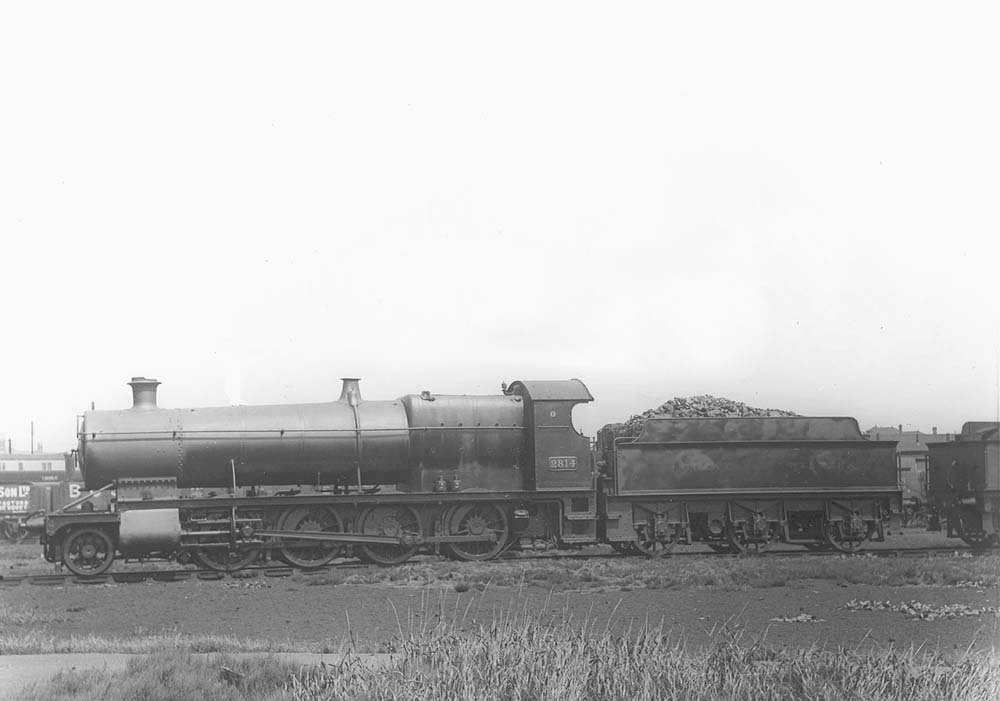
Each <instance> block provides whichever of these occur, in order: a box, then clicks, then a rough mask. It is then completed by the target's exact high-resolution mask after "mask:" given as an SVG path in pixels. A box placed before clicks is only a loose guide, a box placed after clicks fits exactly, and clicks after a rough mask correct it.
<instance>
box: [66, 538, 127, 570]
mask: <svg viewBox="0 0 1000 701" xmlns="http://www.w3.org/2000/svg"><path fill="white" fill-rule="evenodd" d="M62 550H63V556H62V559H63V564H65V565H66V567H67V568H68V569H69V571H70V572H72V573H73V574H77V575H80V576H81V577H93V576H95V575H98V574H101V573H103V572H106V571H107V570H108V568H109V567H111V563H112V562H114V560H115V546H114V544H113V543H112V542H111V538H109V537H108V534H107V533H105V532H104V531H103V530H101V529H100V528H84V529H82V530H77V531H70V532H69V533H67V534H66V538H65V540H63V548H62Z"/></svg>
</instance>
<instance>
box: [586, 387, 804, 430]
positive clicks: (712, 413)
mask: <svg viewBox="0 0 1000 701" xmlns="http://www.w3.org/2000/svg"><path fill="white" fill-rule="evenodd" d="M733 416H735V417H740V416H799V414H796V413H795V412H793V411H785V410H783V409H761V408H759V407H755V406H748V405H747V404H744V403H743V402H737V401H734V400H732V399H726V398H725V397H713V396H712V395H710V394H700V395H698V396H696V397H674V398H673V399H671V400H669V401H666V402H664V403H663V404H661V405H660V406H658V407H656V408H655V409H649V410H647V411H644V412H642V413H641V414H636V415H635V416H633V417H632V418H630V419H629V420H628V421H626V422H625V423H620V424H608V425H607V426H605V427H604V428H605V429H608V430H610V431H612V432H613V434H614V437H615V438H622V437H625V438H631V437H634V436H638V435H639V432H640V431H642V424H643V423H645V421H646V419H696V418H709V419H711V418H727V417H733Z"/></svg>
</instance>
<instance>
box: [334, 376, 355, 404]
mask: <svg viewBox="0 0 1000 701" xmlns="http://www.w3.org/2000/svg"><path fill="white" fill-rule="evenodd" d="M340 380H341V382H343V383H344V385H343V387H342V388H341V390H340V399H339V400H338V401H341V402H346V403H348V404H350V405H351V406H357V405H358V404H360V403H361V387H359V386H358V383H359V382H361V378H360V377H341V378H340Z"/></svg>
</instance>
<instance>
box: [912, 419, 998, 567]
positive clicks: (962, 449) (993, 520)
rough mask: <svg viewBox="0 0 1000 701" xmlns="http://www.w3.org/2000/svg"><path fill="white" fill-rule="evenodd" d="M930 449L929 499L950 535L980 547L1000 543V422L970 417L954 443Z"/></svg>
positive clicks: (940, 444) (936, 445) (932, 446)
mask: <svg viewBox="0 0 1000 701" xmlns="http://www.w3.org/2000/svg"><path fill="white" fill-rule="evenodd" d="M928 448H929V450H930V456H929V465H928V470H927V482H928V484H927V491H928V497H929V498H930V499H931V501H932V502H933V504H934V507H935V510H936V511H937V513H938V514H939V515H940V516H943V517H945V518H946V519H947V521H948V536H949V537H958V538H961V539H962V540H963V541H965V542H966V543H967V544H968V545H970V546H971V547H974V548H987V547H996V546H998V545H1000V422H996V421H967V422H966V423H965V424H964V425H963V426H962V432H961V433H959V434H957V435H956V436H955V441H954V442H950V443H937V444H933V445H930V446H928Z"/></svg>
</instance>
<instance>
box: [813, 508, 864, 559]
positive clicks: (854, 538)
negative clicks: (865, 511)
mask: <svg viewBox="0 0 1000 701" xmlns="http://www.w3.org/2000/svg"><path fill="white" fill-rule="evenodd" d="M874 531H875V526H874V525H871V524H869V525H867V526H865V524H864V521H862V520H861V517H860V515H858V514H856V513H855V514H853V515H852V516H851V517H850V518H849V519H848V520H846V521H827V522H826V523H825V524H824V525H823V539H824V540H825V541H826V544H827V545H828V546H830V547H831V548H833V549H834V550H839V551H840V552H842V553H856V552H858V551H859V550H861V549H862V548H863V547H865V542H866V541H867V540H868V539H869V538H871V536H872V533H874Z"/></svg>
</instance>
